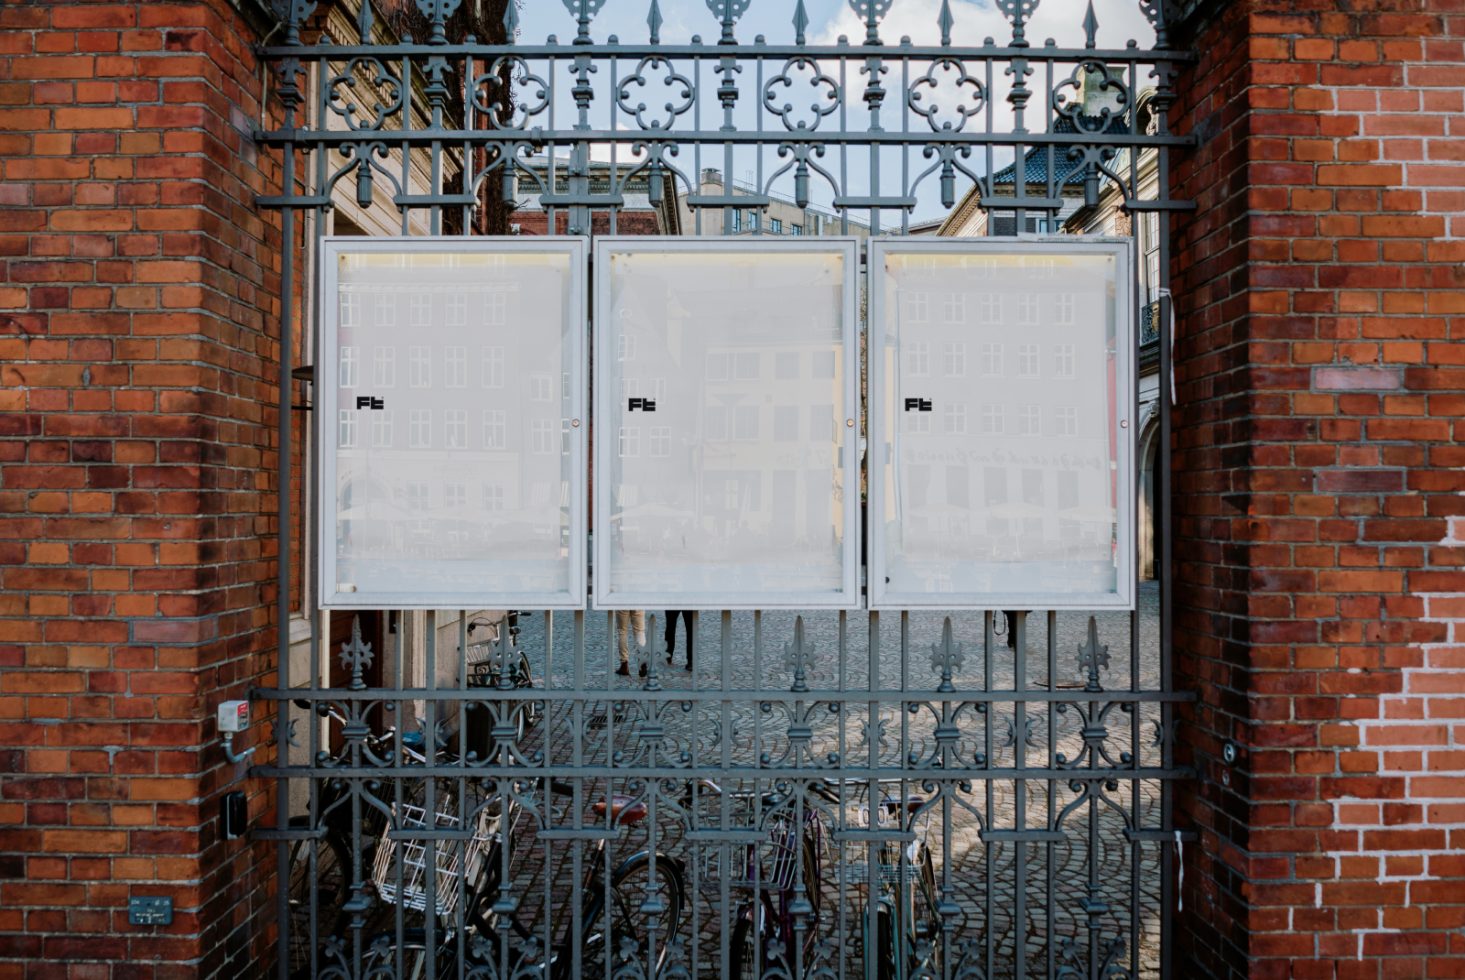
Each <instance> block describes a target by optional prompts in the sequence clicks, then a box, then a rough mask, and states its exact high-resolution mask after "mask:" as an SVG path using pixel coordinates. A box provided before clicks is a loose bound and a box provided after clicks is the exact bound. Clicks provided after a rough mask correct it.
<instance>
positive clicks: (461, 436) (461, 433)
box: [443, 408, 468, 449]
mask: <svg viewBox="0 0 1465 980" xmlns="http://www.w3.org/2000/svg"><path fill="white" fill-rule="evenodd" d="M443 448H445V449H467V448H468V411H467V410H466V409H462V408H447V409H444V410H443Z"/></svg>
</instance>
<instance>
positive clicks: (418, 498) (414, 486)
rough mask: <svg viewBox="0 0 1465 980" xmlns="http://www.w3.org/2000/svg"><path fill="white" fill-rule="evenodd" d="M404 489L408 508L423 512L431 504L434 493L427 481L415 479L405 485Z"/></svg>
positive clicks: (404, 500)
mask: <svg viewBox="0 0 1465 980" xmlns="http://www.w3.org/2000/svg"><path fill="white" fill-rule="evenodd" d="M402 490H403V493H402V496H403V502H404V503H405V505H406V509H407V510H410V511H413V512H416V513H422V512H424V511H426V510H427V509H428V507H429V506H430V505H431V502H432V493H431V491H430V490H429V489H428V486H427V484H426V483H423V482H422V481H420V480H414V481H413V482H411V483H408V484H407V485H406V486H404V487H403V488H402Z"/></svg>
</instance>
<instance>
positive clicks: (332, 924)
mask: <svg viewBox="0 0 1465 980" xmlns="http://www.w3.org/2000/svg"><path fill="white" fill-rule="evenodd" d="M289 827H290V829H291V830H311V829H313V828H312V827H311V825H310V818H309V817H293V818H291V820H290V824H289ZM312 843H313V842H312V841H308V840H294V841H291V842H290V879H289V882H288V884H287V887H288V888H289V896H290V897H289V903H290V942H289V949H288V954H287V955H288V956H289V958H290V977H291V980H309V978H310V977H312V976H314V975H315V973H316V972H317V969H318V968H319V967H324V966H325V965H326V964H324V963H315V964H313V963H312V960H313V959H315V958H316V957H315V955H314V954H315V953H316V951H317V950H319V949H320V947H321V945H322V944H324V942H325V941H326V940H327V939H329V938H330V937H331V936H336V935H340V934H341V932H342V931H343V928H344V926H345V924H346V913H345V912H344V911H343V910H342V906H344V905H345V904H346V898H347V894H346V893H347V891H348V890H349V887H350V881H349V879H350V873H349V870H348V865H349V863H350V860H351V859H350V857H349V852H348V850H347V848H346V844H345V842H344V841H342V840H341V839H340V838H339V837H338V836H337V835H336V834H334V833H332V832H329V831H328V832H327V833H326V835H325V836H324V837H321V838H319V846H318V847H317V848H316V850H315V867H314V868H313V869H312V868H311V863H310V855H311V844H312ZM312 872H313V874H312ZM312 886H313V888H314V897H315V928H316V931H315V935H314V936H312V935H311V928H310V926H311V904H310V903H311V892H312Z"/></svg>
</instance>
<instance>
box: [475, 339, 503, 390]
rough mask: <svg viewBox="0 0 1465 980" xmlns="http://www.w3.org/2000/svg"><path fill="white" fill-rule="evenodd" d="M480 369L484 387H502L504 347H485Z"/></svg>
mask: <svg viewBox="0 0 1465 980" xmlns="http://www.w3.org/2000/svg"><path fill="white" fill-rule="evenodd" d="M480 371H481V374H482V384H483V387H485V388H502V387H503V386H504V349H503V348H502V347H485V348H483V352H482V358H481V364H480Z"/></svg>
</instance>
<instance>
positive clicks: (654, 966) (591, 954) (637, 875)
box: [567, 853, 687, 977]
mask: <svg viewBox="0 0 1465 980" xmlns="http://www.w3.org/2000/svg"><path fill="white" fill-rule="evenodd" d="M650 881H651V855H650V854H645V853H642V854H637V855H635V856H634V857H632V858H630V859H628V860H627V861H626V863H625V864H622V865H621V866H620V867H619V868H617V869H616V870H615V872H614V873H613V874H612V875H611V880H610V900H611V905H610V908H609V909H606V908H605V893H604V890H603V886H602V885H601V884H600V883H598V882H597V883H596V884H595V885H594V887H593V890H592V893H591V894H590V895H589V896H587V898H586V901H585V914H584V919H583V921H584V927H585V938H584V941H583V944H582V949H583V951H582V953H581V957H582V959H583V961H584V970H585V976H587V977H595V976H605V975H606V966H607V963H606V958H607V955H609V957H610V966H611V970H610V972H611V973H614V972H615V968H616V967H617V966H619V965H620V964H621V963H622V962H624V961H625V960H626V959H634V960H636V961H637V962H639V963H640V965H641V966H642V967H643V968H646V969H647V972H648V975H652V976H654V975H657V974H659V973H660V971H661V969H662V967H663V966H664V965H665V964H666V962H667V953H668V947H669V946H670V945H671V944H672V943H673V942H675V941H676V939H677V934H678V932H679V931H680V930H681V924H682V906H683V904H684V903H685V899H686V890H687V886H686V882H685V881H684V880H683V878H682V869H681V867H680V866H679V865H678V864H677V863H676V862H675V861H673V860H672V859H671V858H668V857H665V856H663V855H660V854H658V855H657V856H656V887H655V889H651V888H650V887H649V885H650ZM653 895H654V896H655V897H656V898H658V899H660V901H661V905H662V911H661V912H659V913H651V912H647V911H645V910H644V906H645V904H646V902H647V900H648V899H649V898H651V897H652V896H653ZM602 912H605V913H606V914H604V915H602V914H601V913H602ZM653 926H655V927H656V960H655V962H654V963H649V962H648V958H649V957H650V953H651V930H652V927H653ZM627 939H630V940H632V943H633V945H632V944H628V943H627V942H626V940H627ZM567 965H568V964H567Z"/></svg>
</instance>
